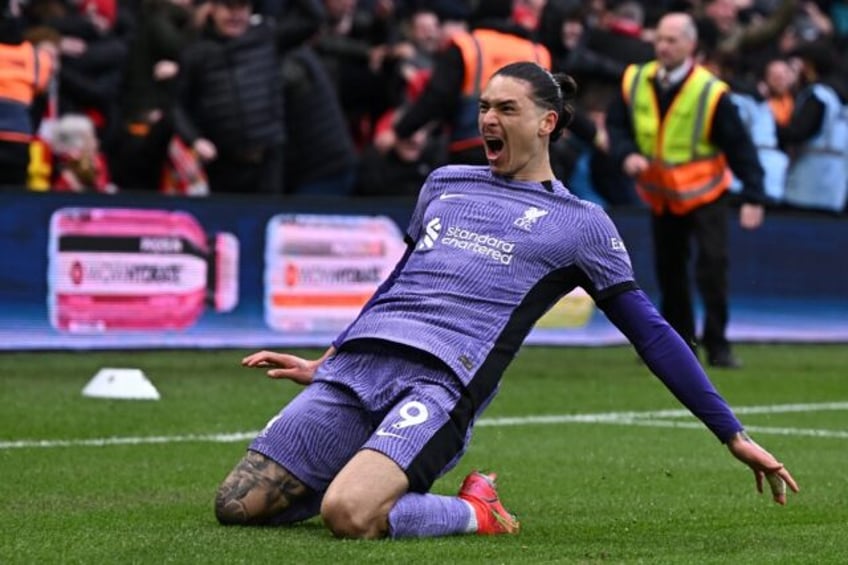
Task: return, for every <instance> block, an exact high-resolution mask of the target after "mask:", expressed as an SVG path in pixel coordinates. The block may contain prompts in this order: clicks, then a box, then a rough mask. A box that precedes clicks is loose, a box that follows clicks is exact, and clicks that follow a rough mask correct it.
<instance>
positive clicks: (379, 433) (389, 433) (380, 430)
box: [374, 428, 406, 439]
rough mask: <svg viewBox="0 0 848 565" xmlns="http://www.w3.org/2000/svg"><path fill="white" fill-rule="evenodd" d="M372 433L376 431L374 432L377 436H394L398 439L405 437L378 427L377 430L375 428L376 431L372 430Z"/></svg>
mask: <svg viewBox="0 0 848 565" xmlns="http://www.w3.org/2000/svg"><path fill="white" fill-rule="evenodd" d="M374 433H376V434H377V435H378V436H380V437H396V438H398V439H406V438H405V437H403V436H401V435H398V434H393V433H392V432H387V431H386V430H384V429H383V428H380V429H379V430H377V431H376V432H374Z"/></svg>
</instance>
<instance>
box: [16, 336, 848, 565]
mask: <svg viewBox="0 0 848 565" xmlns="http://www.w3.org/2000/svg"><path fill="white" fill-rule="evenodd" d="M245 353H247V352H245V351H236V350H226V351H156V352H142V351H129V352H79V353H53V352H28V353H4V354H0V406H2V409H0V563H4V564H17V563H27V564H28V563H39V564H41V563H92V564H104V563H156V564H158V563H204V564H205V563H226V564H229V563H250V564H254V563H274V564H280V563H292V564H301V563H368V564H379V563H393V564H396V563H401V564H412V563H423V564H436V563H522V564H523V563H650V564H654V563H698V564H701V563H715V564H739V563H758V564H759V563H762V564H774V563H810V564H820V563H848V478H846V477H848V473H846V469H848V371H846V368H848V347H845V346H844V345H832V346H827V345H818V346H817V345H805V346H801V345H746V346H740V347H739V348H738V353H739V354H740V356H741V357H742V358H743V360H744V362H745V368H744V369H742V370H739V371H712V372H711V377H712V379H713V381H714V382H715V383H716V385H717V387H718V388H719V390H720V391H721V392H722V394H723V395H724V396H725V397H726V398H727V399H728V401H729V402H730V403H731V405H732V406H734V407H735V408H738V409H739V410H740V417H741V419H742V420H743V422H745V424H746V425H748V426H749V427H750V428H751V429H753V430H756V431H755V432H753V433H752V435H753V436H754V437H755V438H756V439H757V440H758V441H759V442H760V443H762V444H763V445H764V446H766V447H767V448H768V449H769V450H771V451H772V452H774V453H775V454H776V455H778V457H779V458H781V459H782V461H783V462H784V463H785V464H786V466H787V467H788V468H789V469H790V470H791V471H792V473H793V474H794V476H795V478H796V479H797V480H798V482H799V484H800V486H801V493H800V494H798V495H794V496H793V495H790V497H789V504H788V505H787V506H786V507H779V506H777V505H776V504H773V503H772V502H771V501H770V499H769V497H767V496H765V495H759V494H757V493H756V491H755V488H754V480H753V476H752V475H751V474H750V472H749V471H748V470H747V469H746V468H745V467H744V466H742V465H741V464H740V463H738V462H736V461H735V460H734V459H733V458H732V457H731V455H730V454H729V453H728V452H727V450H726V449H725V448H724V447H723V446H722V445H721V444H719V443H718V442H717V441H716V440H715V439H714V438H713V436H712V435H711V434H710V433H709V432H708V431H707V430H706V429H705V428H703V427H702V426H695V425H693V424H696V423H697V422H696V421H695V420H694V419H692V418H691V417H690V416H685V415H682V416H681V415H678V414H676V413H674V412H672V413H670V414H669V413H659V414H658V413H656V412H657V411H660V410H675V409H678V408H680V406H679V405H678V404H677V403H676V401H675V400H674V399H673V398H672V397H671V395H670V394H669V393H668V392H667V391H666V390H665V388H664V387H663V386H662V384H661V383H660V382H659V381H658V380H657V379H656V378H654V377H653V376H652V375H651V374H650V373H649V372H648V370H647V369H646V368H645V366H644V365H642V364H641V363H639V362H637V360H636V357H635V354H634V353H633V351H632V349H630V348H628V347H611V348H541V347H534V348H526V349H524V350H523V351H522V353H521V354H520V355H519V357H518V359H517V360H516V362H515V363H514V364H513V365H512V366H511V367H510V369H509V371H508V372H507V375H506V378H505V380H504V384H503V388H502V392H501V394H500V396H499V397H498V398H497V399H496V400H495V402H494V403H493V404H492V406H491V408H490V409H489V411H488V412H487V413H486V415H485V419H484V420H483V421H481V422H480V425H479V426H478V428H477V430H476V432H475V436H474V440H473V442H472V445H471V447H470V449H469V452H468V454H467V456H466V457H465V458H464V459H463V460H462V461H461V462H460V464H459V466H458V467H457V468H456V469H454V470H453V471H452V472H451V473H449V474H448V475H446V476H445V477H443V478H442V479H440V480H439V481H438V482H437V483H436V485H435V487H434V490H435V491H436V492H438V493H442V494H449V493H451V494H452V493H454V492H455V491H456V489H457V487H458V485H459V483H460V482H461V480H462V477H463V476H464V475H465V474H466V473H468V472H469V471H470V470H471V469H474V468H480V469H484V470H493V471H496V472H497V473H498V475H499V485H500V493H501V495H502V498H503V500H504V503H505V505H506V506H507V508H509V509H510V510H511V511H513V512H515V513H516V514H518V515H519V517H520V518H521V521H522V532H521V533H520V534H519V535H518V536H501V537H497V538H484V537H476V536H458V537H451V538H442V539H430V540H408V541H385V540H384V541H378V542H362V541H341V540H336V539H334V538H333V537H332V536H331V535H330V534H329V533H328V532H327V531H326V530H325V529H324V528H323V527H322V525H321V523H320V521H319V520H318V519H313V520H310V521H307V522H305V523H302V524H299V525H296V526H293V527H288V528H260V529H252V528H224V527H221V526H219V525H218V524H217V523H216V521H215V518H214V515H213V511H212V500H213V496H214V492H215V489H216V487H217V485H218V483H219V482H220V480H221V479H223V477H224V476H225V475H226V474H227V472H228V471H229V470H230V469H231V468H232V466H233V465H234V464H235V463H236V461H237V460H238V459H239V458H240V457H241V456H242V454H243V452H244V448H245V446H246V445H247V443H248V441H249V440H248V439H245V438H246V437H247V436H246V435H241V436H236V439H229V440H228V439H227V437H226V436H225V434H239V433H240V434H246V433H248V432H253V431H256V430H258V429H260V428H261V427H262V426H263V425H264V424H265V422H266V421H267V420H268V419H269V418H271V417H272V416H273V415H274V414H276V412H277V410H278V409H279V408H280V406H282V405H283V404H284V403H285V402H287V401H288V400H289V399H290V398H291V397H292V396H293V395H294V394H295V393H296V392H297V390H298V387H297V386H296V385H293V384H291V383H287V382H274V381H270V380H268V379H266V378H265V377H264V376H263V374H262V372H260V371H249V370H247V369H242V368H240V367H239V365H238V362H239V360H240V359H241V357H242V356H243V355H244V354H245ZM302 353H306V354H308V355H314V354H317V352H314V351H308V352H302ZM102 367H136V368H140V369H142V370H143V371H144V372H145V374H146V375H147V376H148V378H149V379H150V380H151V381H152V382H153V383H154V384H155V386H156V387H157V388H158V389H159V391H160V393H161V394H162V398H161V400H159V401H132V400H104V399H92V398H86V397H83V396H82V395H81V390H82V388H83V387H84V385H85V384H86V383H87V382H88V381H89V380H90V379H91V377H92V376H93V375H94V374H95V373H96V372H97V370H98V369H100V368H102ZM623 413H635V414H630V415H629V416H625V415H624V414H623ZM577 415H582V417H581V418H578V417H575V416H577ZM587 415H588V416H587ZM544 417H548V418H544ZM152 438H155V439H152ZM104 439H106V440H107V441H96V440H104ZM213 440H217V441H213Z"/></svg>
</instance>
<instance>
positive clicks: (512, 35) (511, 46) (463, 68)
mask: <svg viewBox="0 0 848 565" xmlns="http://www.w3.org/2000/svg"><path fill="white" fill-rule="evenodd" d="M511 16H512V2H511V1H510V0H488V1H486V2H480V3H479V4H477V6H476V9H475V12H474V14H473V17H472V22H473V23H472V26H473V27H474V30H473V31H472V32H470V33H468V32H465V33H463V32H459V33H455V34H454V35H453V36H452V37H451V38H450V44H449V46H448V47H447V48H446V49H445V50H444V51H443V52H442V53H441V54H440V56H439V58H438V60H437V62H436V65H435V68H434V70H433V75H432V77H431V79H430V81H429V82H428V84H427V87H426V88H425V89H424V92H423V93H422V94H421V97H420V98H419V99H418V100H416V101H415V103H414V104H413V105H412V106H411V107H410V108H409V109H408V110H407V111H405V112H404V114H403V116H402V117H401V118H400V120H399V121H398V122H397V123H395V125H394V127H393V128H389V129H387V130H386V131H385V132H383V133H382V134H381V135H380V137H379V138H376V139H375V144H376V145H377V148H378V149H379V150H380V151H383V152H386V151H388V150H389V149H391V147H393V146H394V144H395V143H396V142H397V140H398V139H399V138H400V139H405V138H409V137H410V136H412V135H413V134H414V133H415V132H416V131H419V130H420V129H421V128H422V127H424V126H425V125H427V124H428V123H430V122H437V123H439V124H447V125H448V126H449V129H450V143H449V145H448V154H449V157H448V158H449V160H450V162H452V163H469V164H483V163H485V161H486V157H485V151H484V150H483V139H482V138H481V137H480V134H479V132H478V131H477V125H476V122H477V99H478V98H479V95H480V91H481V89H482V88H483V85H485V83H486V81H487V80H488V79H489V77H490V76H491V74H492V73H493V72H494V71H495V69H496V68H497V66H498V65H502V64H505V63H509V62H515V61H536V62H538V63H539V64H541V65H542V66H543V67H545V68H547V69H550V68H551V56H550V53H549V52H548V50H547V49H546V48H545V47H544V46H542V45H540V44H538V43H535V42H533V41H532V40H531V39H530V34H529V33H528V31H527V30H526V29H525V28H523V27H521V26H519V25H518V24H515V23H513V22H512V21H511V19H510V18H511Z"/></svg>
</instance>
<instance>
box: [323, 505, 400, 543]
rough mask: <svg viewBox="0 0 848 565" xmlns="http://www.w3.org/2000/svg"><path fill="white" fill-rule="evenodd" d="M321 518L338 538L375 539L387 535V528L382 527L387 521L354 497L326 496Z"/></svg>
mask: <svg viewBox="0 0 848 565" xmlns="http://www.w3.org/2000/svg"><path fill="white" fill-rule="evenodd" d="M321 518H322V519H323V520H324V524H325V525H326V526H327V528H329V529H330V531H331V532H332V533H333V535H334V536H336V537H340V538H353V539H375V538H380V537H383V536H384V535H385V531H384V530H385V528H382V527H381V523H383V522H384V521H385V519H384V518H383V519H381V518H380V516H377V515H375V514H374V513H373V512H371V510H370V509H369V508H367V506H366V505H363V504H360V503H359V502H358V501H356V500H355V499H353V498H352V497H345V496H339V495H332V494H330V495H328V496H325V497H324V500H323V502H322V503H321Z"/></svg>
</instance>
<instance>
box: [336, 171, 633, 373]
mask: <svg viewBox="0 0 848 565" xmlns="http://www.w3.org/2000/svg"><path fill="white" fill-rule="evenodd" d="M407 235H408V236H409V238H410V239H411V240H412V241H414V242H415V249H414V251H413V252H412V253H411V254H410V255H409V257H408V259H407V261H406V264H405V265H404V266H403V269H402V270H400V271H399V272H398V273H396V276H395V279H394V281H393V282H392V284H391V285H390V286H388V287H387V288H383V289H382V291H381V292H380V293H379V294H378V295H376V296H375V297H374V298H373V299H372V300H371V302H369V304H368V306H367V307H366V308H365V310H364V311H363V312H362V313H361V315H360V316H359V318H357V319H356V320H355V321H354V322H353V324H351V326H350V327H349V328H348V330H347V333H346V335H345V336H344V338H343V340H344V341H347V340H351V339H357V338H379V339H384V340H388V341H392V342H397V343H402V344H405V345H409V346H411V347H415V348H418V349H421V350H424V351H427V352H429V353H431V354H433V355H435V356H436V357H438V358H439V359H441V360H443V361H444V362H445V363H446V364H447V365H448V366H450V367H451V368H452V369H453V370H454V371H455V372H456V374H457V375H458V376H459V378H460V379H461V380H462V381H463V383H465V384H468V383H469V381H470V380H471V379H472V378H473V377H474V375H475V373H476V372H477V371H478V370H479V369H480V367H481V365H482V364H483V362H484V361H485V360H486V359H487V357H488V356H489V355H490V354H491V353H492V352H493V351H498V352H499V353H501V354H504V353H505V354H507V355H510V354H511V355H514V354H515V353H516V352H517V350H518V348H519V347H520V345H521V343H522V342H523V340H524V338H525V337H526V336H527V334H528V333H529V332H530V330H531V329H532V328H533V325H534V324H535V323H536V321H537V320H538V319H539V318H540V317H541V316H542V315H543V314H544V313H545V312H546V311H547V310H548V309H549V308H551V307H552V306H553V305H554V304H555V303H556V302H557V301H558V300H559V298H560V297H562V296H563V295H564V294H566V293H568V292H570V291H571V290H573V289H574V288H575V287H576V286H582V287H583V288H585V289H586V291H587V292H589V294H590V295H592V296H593V297H594V298H595V299H596V300H599V299H603V298H605V297H606V296H607V295H608V294H609V293H615V292H618V291H619V290H622V289H625V288H633V287H635V283H634V281H633V270H632V268H631V265H630V258H629V256H628V254H627V251H626V249H625V246H624V243H623V242H622V240H621V237H620V236H619V234H618V231H617V230H616V228H615V226H614V225H613V223H612V221H611V220H610V218H609V216H607V214H606V213H605V212H604V211H603V209H601V208H600V207H598V206H597V205H595V204H592V203H589V202H586V201H583V200H580V199H579V198H577V197H576V196H574V195H573V194H571V193H570V192H569V191H568V190H567V189H566V188H565V187H564V186H563V185H562V183H560V182H559V181H553V182H551V183H539V182H524V181H515V180H509V179H505V178H502V177H498V176H496V175H493V174H492V172H491V171H490V169H489V168H488V167H473V166H461V165H460V166H447V167H442V168H441V169H438V170H436V171H434V172H433V173H432V174H431V175H430V177H429V178H428V179H427V182H426V183H425V184H424V186H423V187H422V190H421V193H420V195H419V199H418V204H417V206H416V208H415V211H414V212H413V215H412V219H411V220H410V225H409V228H408V230H407Z"/></svg>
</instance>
